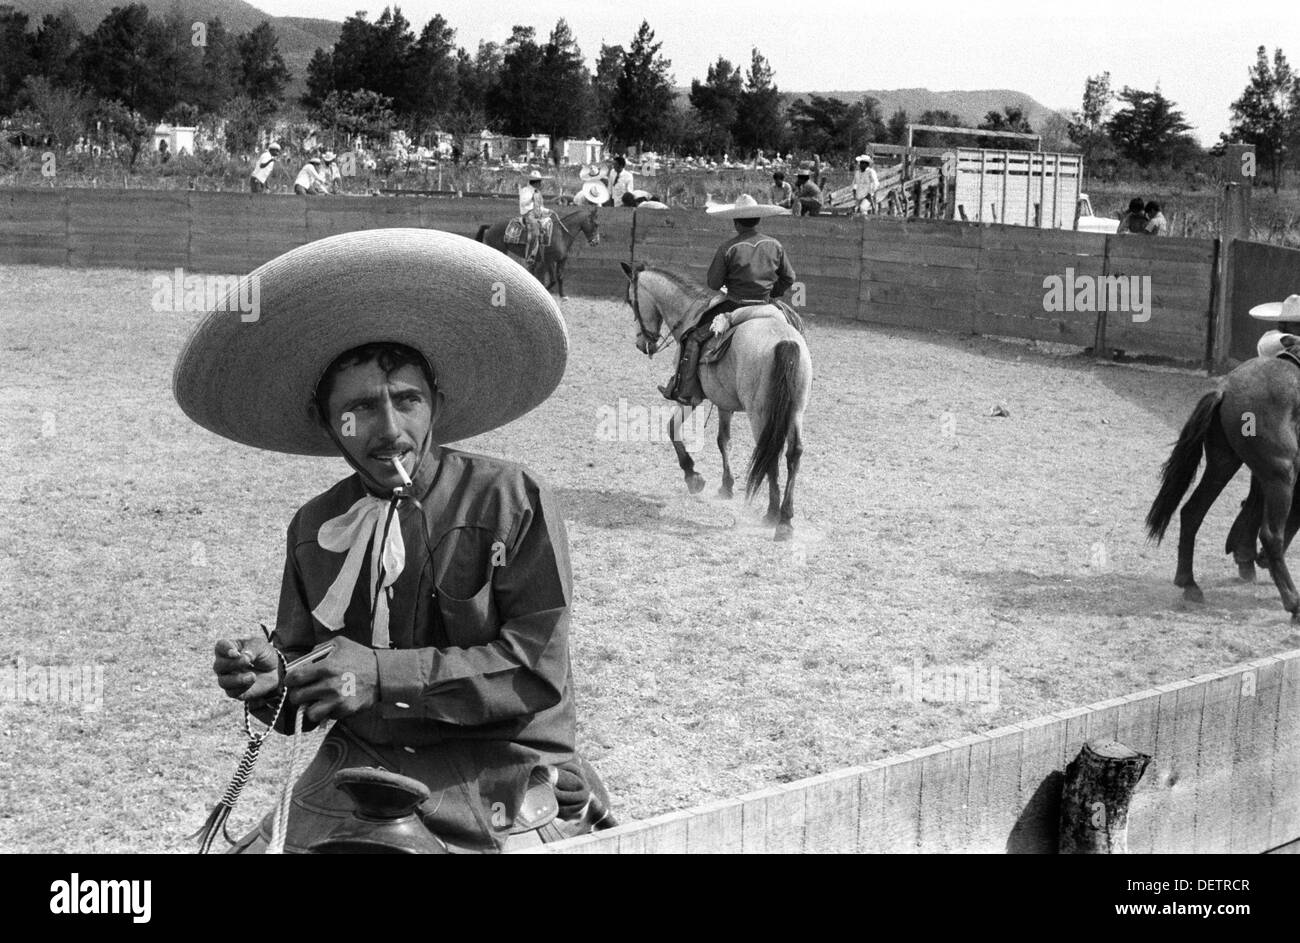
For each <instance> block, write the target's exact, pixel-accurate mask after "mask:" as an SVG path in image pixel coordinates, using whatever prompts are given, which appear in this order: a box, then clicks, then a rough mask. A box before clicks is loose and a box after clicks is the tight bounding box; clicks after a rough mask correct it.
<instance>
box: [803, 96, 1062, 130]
mask: <svg viewBox="0 0 1300 943" xmlns="http://www.w3.org/2000/svg"><path fill="white" fill-rule="evenodd" d="M787 94H788V95H789V99H790V100H791V101H793V100H794V99H796V98H798V97H800V96H803V97H804V98H807V97H808V96H809V95H821V96H823V97H827V98H839V99H841V100H843V101H858V100H859V99H860V98H862V97H863V96H864V95H869V96H871V97H872V98H875V99H878V100H879V101H880V113H881V115H882V116H883V117H884V119H885V120H886V121H888V120H889V116H890V115H892V114H893V113H894V112H895V111H897V110H898V109H900V108H902V109H903V110H904V111H906V112H907V116H908V118H910V119H911V120H912V121H913V122H916V121H919V120H920V118H921V115H922V114H923V113H924V112H926V111H939V110H941V109H942V110H944V111H951V112H952V113H953V114H955V115H958V116H960V117H961V118H962V120H963V121H965V122H966V124H968V125H970V126H971V127H974V126H975V125H977V124H979V123H980V122H982V121H983V120H984V116H985V115H987V114H988V113H989V112H990V111H1001V110H1002V109H1003V107H1005V106H1007V105H1010V106H1012V107H1015V106H1019V107H1020V109H1021V110H1022V111H1023V112H1024V113H1025V117H1026V118H1027V119H1029V124H1030V126H1031V127H1032V128H1033V129H1034V130H1035V131H1037V130H1039V129H1040V128H1042V126H1043V121H1044V119H1046V118H1047V116H1048V115H1050V114H1052V112H1053V109H1051V108H1048V107H1046V106H1045V105H1042V104H1040V103H1039V102H1038V101H1036V100H1035V99H1033V98H1032V97H1030V96H1029V95H1026V94H1025V93H1024V92H1016V91H1012V90H1011V89H1006V88H991V89H979V90H978V91H969V92H967V91H950V92H932V91H930V90H929V89H928V88H896V89H866V90H864V91H861V92H789V93H787Z"/></svg>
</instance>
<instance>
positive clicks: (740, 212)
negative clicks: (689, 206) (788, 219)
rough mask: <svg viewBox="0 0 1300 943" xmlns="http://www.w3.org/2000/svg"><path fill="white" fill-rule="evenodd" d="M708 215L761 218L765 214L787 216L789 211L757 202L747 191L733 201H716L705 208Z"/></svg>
mask: <svg viewBox="0 0 1300 943" xmlns="http://www.w3.org/2000/svg"><path fill="white" fill-rule="evenodd" d="M705 212H706V213H708V214H709V215H710V216H716V217H718V218H719V219H762V218H764V217H767V216H789V215H790V211H789V210H787V209H785V208H784V207H781V206H776V205H774V204H772V203H759V202H758V201H757V200H755V199H754V198H753V197H752V196H750V195H749V194H748V193H742V194H741V195H740V196H739V197H738V198H737V199H736V202H735V203H717V204H715V205H713V206H709V207H706V208H705Z"/></svg>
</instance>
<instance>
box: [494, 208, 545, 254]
mask: <svg viewBox="0 0 1300 943" xmlns="http://www.w3.org/2000/svg"><path fill="white" fill-rule="evenodd" d="M554 225H555V216H554V214H553V213H552V212H551V211H550V210H542V212H541V214H536V213H525V214H524V215H523V216H520V217H517V218H514V219H511V220H510V221H509V222H507V223H506V232H505V237H504V240H505V243H506V245H512V246H523V247H524V261H525V262H526V263H531V262H532V261H533V260H534V259H535V258H536V257H537V253H538V252H539V251H541V250H542V249H545V248H547V247H548V246H550V244H551V234H552V233H553V231H554Z"/></svg>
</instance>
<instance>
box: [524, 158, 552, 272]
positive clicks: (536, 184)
mask: <svg viewBox="0 0 1300 943" xmlns="http://www.w3.org/2000/svg"><path fill="white" fill-rule="evenodd" d="M554 215H555V213H554V212H552V211H551V210H549V209H547V208H546V205H545V204H544V203H543V202H542V172H541V171H540V170H532V171H529V173H528V183H526V184H525V185H524V186H522V187H520V188H519V221H520V222H522V223H523V224H524V231H525V232H526V233H527V234H528V235H527V238H528V242H527V245H526V246H525V247H524V265H525V266H528V267H529V268H531V267H532V265H533V262H534V260H536V258H537V252H538V250H539V249H540V248H541V246H542V241H543V240H542V230H543V228H544V229H545V231H546V235H547V236H548V238H547V239H546V243H547V244H548V245H549V243H550V239H549V236H550V232H551V226H552V225H553V224H552V222H551V217H553V216H554Z"/></svg>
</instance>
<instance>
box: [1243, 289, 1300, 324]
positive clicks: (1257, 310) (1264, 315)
mask: <svg viewBox="0 0 1300 943" xmlns="http://www.w3.org/2000/svg"><path fill="white" fill-rule="evenodd" d="M1250 316H1251V317H1252V318H1258V319H1259V320H1261V321H1300V295H1290V296H1289V297H1288V298H1287V299H1286V300H1285V301H1269V302H1267V303H1265V304H1262V305H1255V307H1253V308H1251V309H1250Z"/></svg>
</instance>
